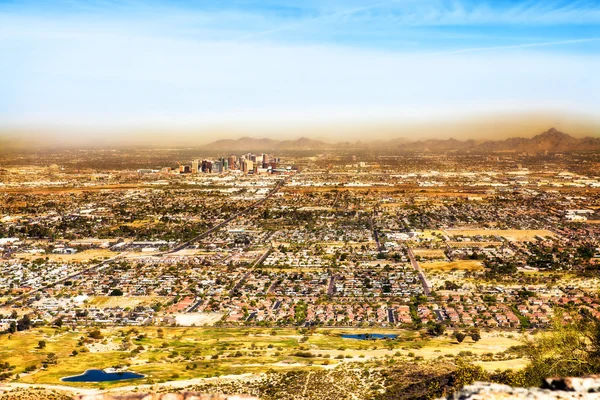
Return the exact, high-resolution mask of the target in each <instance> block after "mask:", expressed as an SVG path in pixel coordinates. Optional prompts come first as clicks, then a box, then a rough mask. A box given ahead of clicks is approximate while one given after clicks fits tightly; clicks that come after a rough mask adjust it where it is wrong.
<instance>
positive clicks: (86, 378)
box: [61, 369, 144, 382]
mask: <svg viewBox="0 0 600 400" xmlns="http://www.w3.org/2000/svg"><path fill="white" fill-rule="evenodd" d="M143 377H144V375H141V374H136V373H135V372H129V371H118V372H113V371H110V372H106V371H104V370H101V369H88V370H87V371H85V372H84V373H83V374H81V375H75V376H67V377H66V378H62V379H61V381H63V382H112V381H122V380H125V379H138V378H143Z"/></svg>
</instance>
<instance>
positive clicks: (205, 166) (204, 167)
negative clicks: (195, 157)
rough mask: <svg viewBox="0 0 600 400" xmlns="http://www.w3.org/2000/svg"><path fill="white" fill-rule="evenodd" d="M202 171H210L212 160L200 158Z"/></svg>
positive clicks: (206, 172)
mask: <svg viewBox="0 0 600 400" xmlns="http://www.w3.org/2000/svg"><path fill="white" fill-rule="evenodd" d="M202 172H204V173H205V174H209V173H211V172H212V162H211V161H208V160H202Z"/></svg>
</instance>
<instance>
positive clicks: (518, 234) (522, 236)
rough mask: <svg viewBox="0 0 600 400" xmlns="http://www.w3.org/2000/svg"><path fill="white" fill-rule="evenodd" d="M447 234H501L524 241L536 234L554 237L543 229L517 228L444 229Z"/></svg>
mask: <svg viewBox="0 0 600 400" xmlns="http://www.w3.org/2000/svg"><path fill="white" fill-rule="evenodd" d="M446 233H447V234H448V235H449V236H455V235H462V236H501V237H503V238H505V239H508V240H514V241H517V242H525V241H532V240H536V238H535V237H536V236H541V237H546V236H550V237H554V233H552V232H550V231H548V230H545V229H539V230H517V229H446Z"/></svg>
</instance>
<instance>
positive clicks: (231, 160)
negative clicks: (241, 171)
mask: <svg viewBox="0 0 600 400" xmlns="http://www.w3.org/2000/svg"><path fill="white" fill-rule="evenodd" d="M227 161H229V168H231V169H235V162H236V161H237V157H236V156H229V158H228V159H227Z"/></svg>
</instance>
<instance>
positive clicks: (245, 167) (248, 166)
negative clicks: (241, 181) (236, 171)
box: [242, 160, 254, 174]
mask: <svg viewBox="0 0 600 400" xmlns="http://www.w3.org/2000/svg"><path fill="white" fill-rule="evenodd" d="M253 170H254V163H253V162H252V160H244V162H243V163H242V172H243V173H245V174H247V173H249V172H250V171H253Z"/></svg>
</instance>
